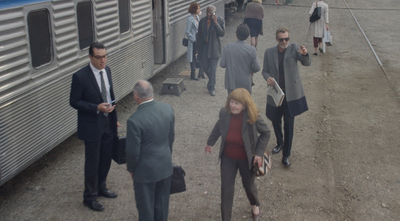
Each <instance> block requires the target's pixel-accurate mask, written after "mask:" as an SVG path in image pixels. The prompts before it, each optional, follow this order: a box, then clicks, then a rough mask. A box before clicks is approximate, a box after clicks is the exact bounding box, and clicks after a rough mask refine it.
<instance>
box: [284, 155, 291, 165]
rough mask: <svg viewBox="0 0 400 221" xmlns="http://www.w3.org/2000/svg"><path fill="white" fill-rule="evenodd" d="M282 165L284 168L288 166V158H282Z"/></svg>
mask: <svg viewBox="0 0 400 221" xmlns="http://www.w3.org/2000/svg"><path fill="white" fill-rule="evenodd" d="M282 163H283V165H285V166H290V161H289V157H283V158H282Z"/></svg>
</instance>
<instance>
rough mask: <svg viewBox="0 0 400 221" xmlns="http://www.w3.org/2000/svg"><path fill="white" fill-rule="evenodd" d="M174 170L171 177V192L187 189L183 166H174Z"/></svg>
mask: <svg viewBox="0 0 400 221" xmlns="http://www.w3.org/2000/svg"><path fill="white" fill-rule="evenodd" d="M173 168H174V172H173V173H172V177H171V190H170V194H174V193H180V192H184V191H186V183H185V175H186V173H185V171H184V170H183V169H182V167H181V166H175V165H174V166H173Z"/></svg>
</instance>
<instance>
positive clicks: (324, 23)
mask: <svg viewBox="0 0 400 221" xmlns="http://www.w3.org/2000/svg"><path fill="white" fill-rule="evenodd" d="M316 7H320V8H321V18H320V19H318V20H317V21H314V22H310V25H309V26H308V31H307V35H312V36H313V43H314V49H315V53H314V54H313V55H318V47H319V51H320V52H321V53H322V52H323V51H322V48H321V47H322V38H323V37H324V30H325V29H326V30H327V31H328V30H329V7H328V4H326V3H325V2H324V1H323V0H318V1H317V2H314V3H313V4H312V6H311V8H310V11H309V12H308V14H309V16H310V17H311V15H312V14H313V12H314V9H315V8H316Z"/></svg>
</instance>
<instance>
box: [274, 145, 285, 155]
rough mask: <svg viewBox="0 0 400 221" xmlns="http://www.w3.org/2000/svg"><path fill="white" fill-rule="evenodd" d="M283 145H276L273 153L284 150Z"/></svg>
mask: <svg viewBox="0 0 400 221" xmlns="http://www.w3.org/2000/svg"><path fill="white" fill-rule="evenodd" d="M282 147H283V145H276V147H275V148H274V149H272V153H274V154H275V153H279V152H280V151H281V150H282Z"/></svg>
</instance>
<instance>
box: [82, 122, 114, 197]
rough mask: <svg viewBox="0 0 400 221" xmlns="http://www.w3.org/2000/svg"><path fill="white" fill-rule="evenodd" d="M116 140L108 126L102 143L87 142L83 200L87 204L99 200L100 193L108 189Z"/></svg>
mask: <svg viewBox="0 0 400 221" xmlns="http://www.w3.org/2000/svg"><path fill="white" fill-rule="evenodd" d="M107 121H108V122H109V121H110V119H109V118H107ZM108 125H109V124H108ZM114 139H115V136H114V135H113V133H112V131H111V128H110V126H107V129H106V131H105V132H104V134H103V136H102V138H101V142H86V141H85V190H84V192H83V199H84V200H85V201H87V202H90V201H93V200H95V199H97V196H98V191H99V190H105V189H106V179H107V175H108V171H109V170H110V166H111V157H112V148H113V144H114Z"/></svg>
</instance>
